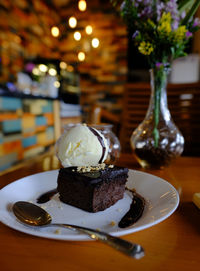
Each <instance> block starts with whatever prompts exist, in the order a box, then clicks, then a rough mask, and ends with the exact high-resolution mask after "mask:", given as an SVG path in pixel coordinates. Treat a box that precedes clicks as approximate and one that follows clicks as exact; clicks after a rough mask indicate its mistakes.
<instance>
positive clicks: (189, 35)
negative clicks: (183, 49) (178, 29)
mask: <svg viewBox="0 0 200 271" xmlns="http://www.w3.org/2000/svg"><path fill="white" fill-rule="evenodd" d="M185 35H186V38H188V39H189V38H190V37H192V32H190V31H187V32H186V34H185Z"/></svg>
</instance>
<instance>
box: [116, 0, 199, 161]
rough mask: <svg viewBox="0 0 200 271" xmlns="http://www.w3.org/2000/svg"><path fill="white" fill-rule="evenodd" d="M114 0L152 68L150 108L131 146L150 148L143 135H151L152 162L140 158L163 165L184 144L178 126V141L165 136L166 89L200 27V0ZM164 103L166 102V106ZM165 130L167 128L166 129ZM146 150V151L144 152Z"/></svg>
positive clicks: (134, 147)
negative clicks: (199, 14) (173, 64)
mask: <svg viewBox="0 0 200 271" xmlns="http://www.w3.org/2000/svg"><path fill="white" fill-rule="evenodd" d="M112 2H113V3H114V4H117V3H118V2H120V13H121V15H122V17H123V19H124V20H125V22H126V24H127V27H128V30H129V32H131V33H132V38H133V42H134V44H135V46H136V47H137V48H138V50H139V52H140V53H141V54H143V55H144V56H146V59H147V61H148V64H149V68H150V69H151V73H150V74H151V87H152V93H151V100H150V105H149V109H148V112H147V115H146V118H145V120H144V122H143V123H142V124H141V125H140V126H139V127H138V129H136V130H135V131H134V132H133V135H132V137H131V146H132V148H133V149H134V150H135V152H136V151H138V150H139V149H138V148H137V146H143V147H145V148H146V149H147V148H148V147H147V146H146V145H147V143H145V142H144V140H143V139H144V137H145V136H146V137H148V138H147V139H146V140H147V141H148V142H150V143H149V144H150V147H149V149H148V150H149V152H150V151H151V155H149V153H148V155H149V162H148V163H145V162H144V161H143V160H145V159H144V157H142V158H141V157H140V158H139V160H142V161H143V162H144V163H143V164H149V163H150V160H156V159H157V160H159V161H158V163H160V164H161V165H162V163H164V164H166V163H167V161H169V160H171V158H173V157H175V156H177V155H180V154H181V153H182V151H183V144H184V139H183V137H182V135H181V134H179V136H177V133H178V132H179V131H178V130H177V129H174V138H175V139H176V141H177V138H179V143H174V141H173V140H172V138H171V139H170V138H167V136H166V134H167V132H166V129H167V128H166V127H167V125H168V126H170V125H169V116H170V113H169V110H168V107H167V98H166V93H164V92H166V84H167V77H168V73H169V70H170V65H171V62H172V60H174V59H176V58H178V57H182V56H185V55H186V52H185V51H186V48H187V46H188V44H189V42H190V40H191V38H192V37H193V33H194V32H196V31H197V30H198V29H199V28H200V20H199V19H198V18H194V14H195V12H196V10H197V8H198V7H199V5H200V0H179V1H177V0H124V1H123V2H122V1H112ZM163 104H165V110H164V109H163ZM166 110H167V111H166ZM164 111H165V112H164ZM166 115H167V116H168V120H167V118H166ZM170 118H171V116H170ZM161 123H162V124H161ZM147 124H148V125H151V131H148V132H147ZM163 127H165V128H163ZM164 130H165V132H163V131H164ZM168 130H169V137H171V136H172V134H173V132H172V130H173V128H172V126H171V127H169V128H168ZM170 130H171V131H170ZM175 131H176V132H175ZM162 133H163V134H165V136H164V135H163V134H162ZM175 134H176V135H175ZM181 137H182V139H181ZM175 139H174V140H175ZM180 139H181V140H180ZM138 142H139V143H138ZM164 142H165V143H164ZM181 144H182V148H181ZM172 146H174V151H172V150H168V151H167V149H168V147H170V148H171V147H172ZM152 152H153V153H152ZM141 153H142V156H143V154H144V153H143V152H142V149H141V148H140V154H141ZM146 153H147V152H146V151H145V155H146ZM165 157H167V159H165ZM169 157H170V158H169ZM154 158H155V159H154ZM155 164H156V162H155Z"/></svg>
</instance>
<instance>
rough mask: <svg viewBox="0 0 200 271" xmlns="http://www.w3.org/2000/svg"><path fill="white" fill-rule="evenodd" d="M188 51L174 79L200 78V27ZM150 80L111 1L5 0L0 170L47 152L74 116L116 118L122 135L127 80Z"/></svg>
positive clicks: (0, 18)
mask: <svg viewBox="0 0 200 271" xmlns="http://www.w3.org/2000/svg"><path fill="white" fill-rule="evenodd" d="M188 53H189V55H188V57H186V58H183V59H179V60H177V61H176V62H175V63H173V66H172V73H171V77H170V82H171V83H196V82H199V80H200V68H199V67H200V65H199V63H200V61H199V55H200V33H199V32H197V34H195V37H194V39H193V40H192V43H191V44H190V46H189V48H188ZM148 81H149V72H148V69H147V66H146V63H145V62H144V60H143V58H142V57H141V56H140V55H139V54H138V53H137V51H136V50H135V49H134V48H133V45H132V41H131V34H130V33H127V30H126V26H125V24H124V23H123V21H122V19H121V17H120V16H119V13H118V11H117V10H115V9H114V8H113V6H112V4H111V3H110V1H108V0H92V1H89V0H88V1H84V0H15V1H12V0H3V1H0V171H3V170H6V169H8V168H10V167H11V166H12V165H15V164H16V163H18V162H19V161H23V160H24V159H28V158H31V157H35V156H37V155H38V154H39V153H43V152H45V151H47V150H48V149H49V148H50V147H51V146H53V145H54V143H55V141H56V140H57V138H58V137H59V136H60V133H61V132H62V131H63V129H64V127H65V126H66V125H67V124H69V123H79V122H87V123H91V122H92V123H100V122H109V123H112V124H113V125H114V127H113V129H114V132H115V134H116V135H117V136H118V137H120V133H121V132H120V131H121V129H122V121H121V120H122V113H123V109H124V92H125V89H126V88H125V85H126V84H127V82H130V83H131V82H148ZM100 112H101V113H102V116H101V118H100V117H99V113H100Z"/></svg>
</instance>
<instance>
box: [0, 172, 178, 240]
mask: <svg viewBox="0 0 200 271" xmlns="http://www.w3.org/2000/svg"><path fill="white" fill-rule="evenodd" d="M57 175H58V171H57V170H54V171H47V172H43V173H38V174H35V175H31V176H28V177H25V178H23V179H20V180H17V181H15V182H13V183H11V184H9V185H7V186H6V187H4V188H3V189H2V190H0V221H1V222H2V223H4V224H5V225H7V226H9V227H11V228H13V229H15V230H18V231H21V232H24V233H27V234H31V235H35V236H40V237H44V238H52V239H59V240H77V241H80V240H90V238H89V237H88V236H87V235H84V234H80V233H76V232H74V231H71V230H68V229H63V228H60V230H59V234H58V228H56V227H55V228H54V227H46V228H32V227H29V226H26V225H23V224H21V223H20V222H18V221H17V219H16V218H15V216H14V214H13V213H12V205H13V203H15V202H16V201H21V200H23V201H31V202H33V203H36V199H37V198H38V197H39V196H40V195H41V194H43V193H45V192H47V191H49V190H52V189H54V188H56V183H57ZM127 187H128V188H130V189H131V188H135V189H136V191H137V192H138V193H139V194H140V195H141V196H143V197H144V198H145V199H146V206H145V209H144V212H143V215H142V217H141V218H140V219H139V220H138V221H137V222H136V223H135V224H134V225H132V226H130V227H128V228H125V229H120V228H119V227H118V226H117V224H118V222H119V221H120V220H121V218H122V217H123V216H124V214H125V213H126V212H127V211H128V209H129V207H130V203H131V196H130V194H129V192H126V193H125V195H124V198H123V199H121V200H119V201H118V202H117V203H116V204H115V205H113V206H111V207H110V208H108V209H106V210H105V211H102V212H98V213H88V212H85V211H83V210H81V209H78V208H75V207H72V206H70V205H67V204H64V203H61V202H60V200H59V198H58V195H55V196H54V197H53V198H52V199H51V200H50V201H49V202H47V203H45V204H41V205H42V206H43V207H44V208H46V210H47V211H48V212H49V213H50V214H51V215H52V217H53V222H57V223H59V222H60V223H70V224H76V225H80V226H85V227H90V228H94V229H100V230H102V231H105V232H108V233H110V234H112V235H115V236H121V235H125V234H129V233H133V232H136V231H140V230H143V229H146V228H148V227H151V226H154V225H156V224H158V223H159V222H161V221H163V220H164V219H166V218H167V217H169V216H170V215H171V214H172V213H173V212H174V211H175V210H176V208H177V206H178V203H179V196H178V193H177V191H176V189H175V188H174V187H173V186H172V185H171V184H169V183H168V182H166V181H164V180H163V179H161V178H158V177H156V176H153V175H150V174H147V173H143V172H140V171H135V170H129V178H128V182H127ZM113 221H114V222H115V225H113V224H114V223H112V222H113Z"/></svg>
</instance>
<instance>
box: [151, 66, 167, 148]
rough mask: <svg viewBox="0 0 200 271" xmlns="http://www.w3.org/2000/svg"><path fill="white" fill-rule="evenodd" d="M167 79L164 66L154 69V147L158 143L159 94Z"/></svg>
mask: <svg viewBox="0 0 200 271" xmlns="http://www.w3.org/2000/svg"><path fill="white" fill-rule="evenodd" d="M166 80H167V71H166V70H165V68H161V69H156V68H155V69H154V111H153V117H154V129H153V136H154V147H155V148H157V147H158V143H159V138H160V135H159V129H158V125H159V121H160V117H159V116H160V103H161V95H162V91H163V88H164V87H165V85H166Z"/></svg>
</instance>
